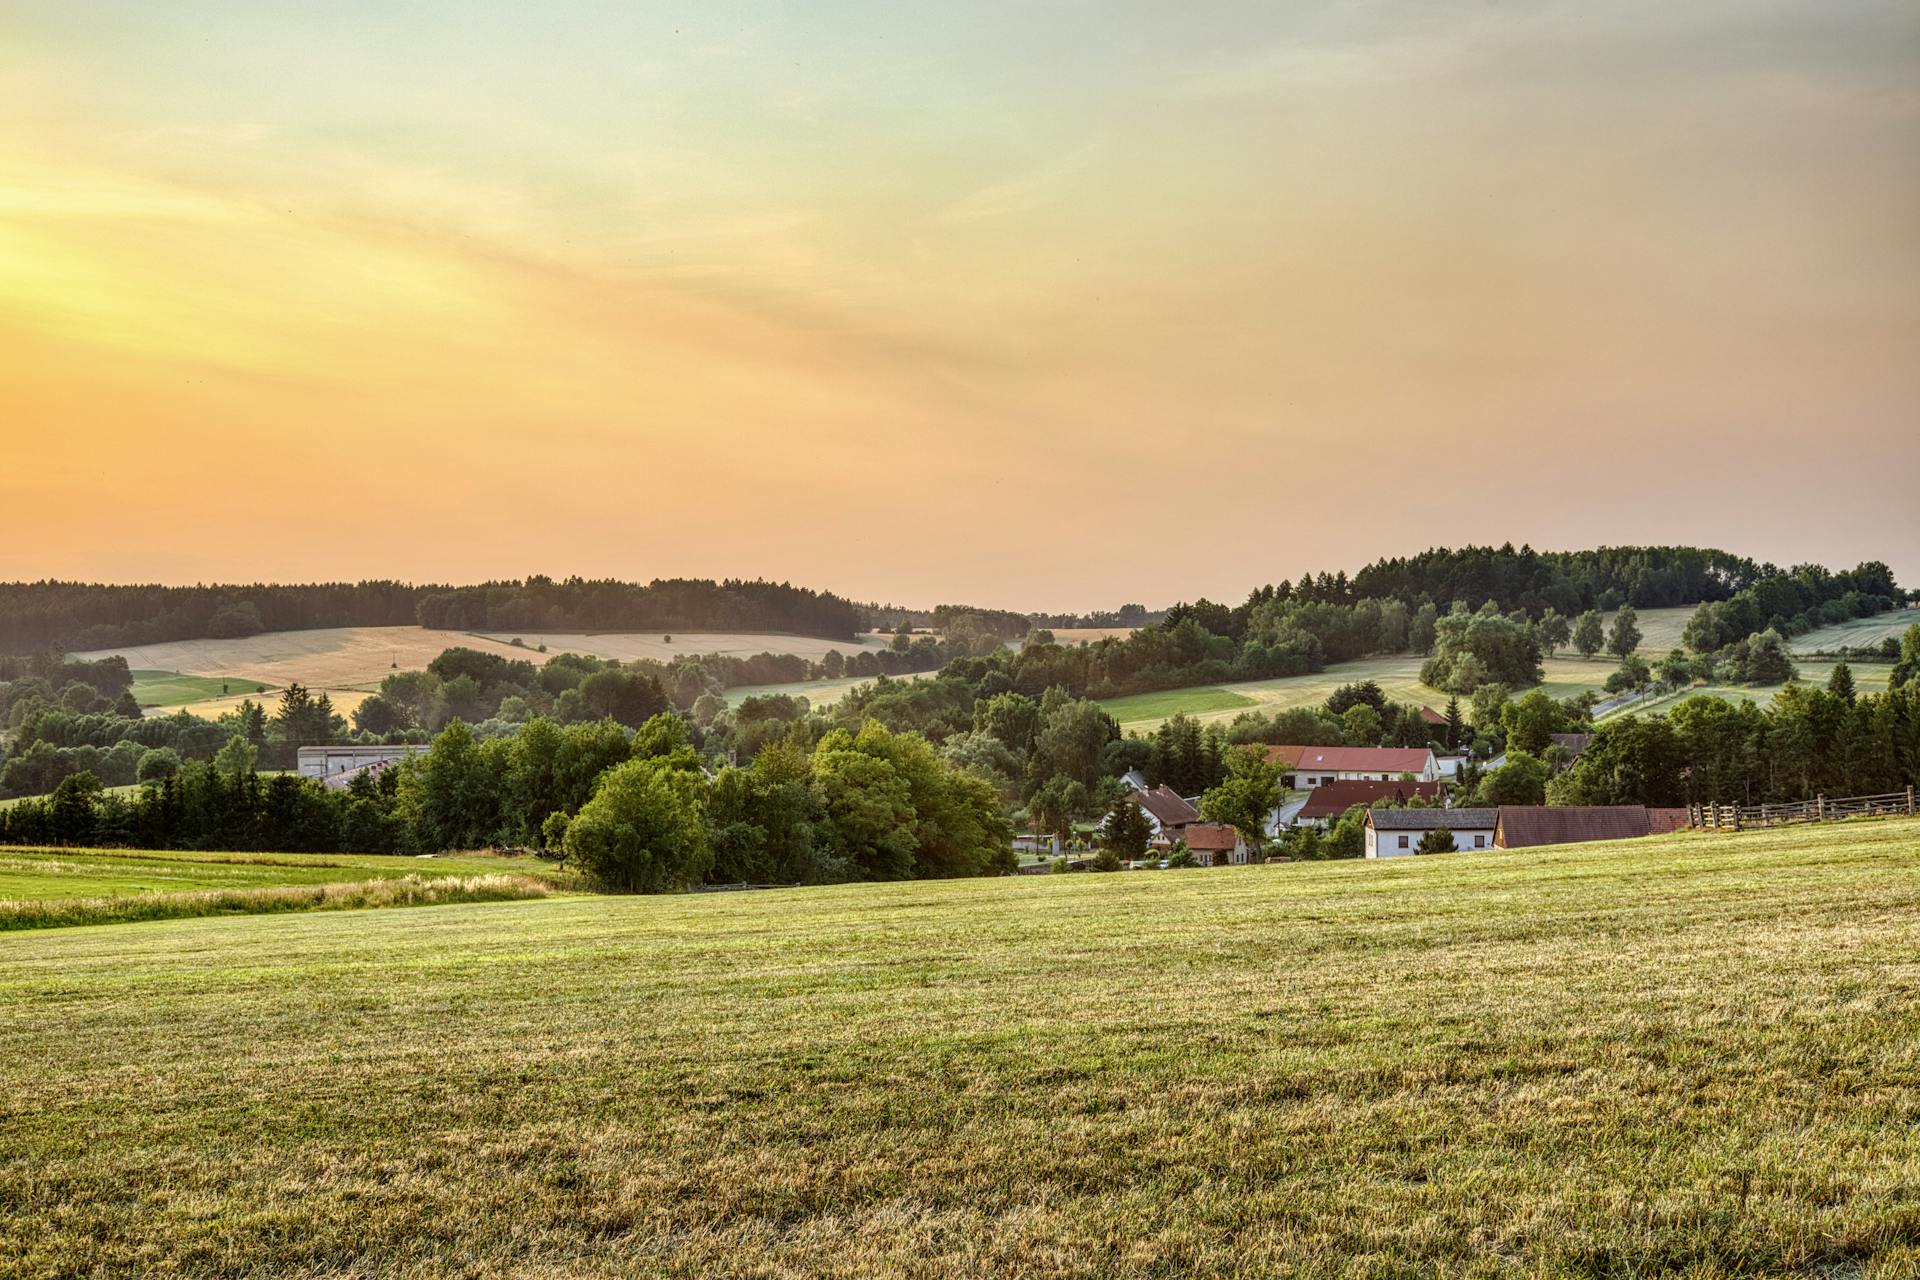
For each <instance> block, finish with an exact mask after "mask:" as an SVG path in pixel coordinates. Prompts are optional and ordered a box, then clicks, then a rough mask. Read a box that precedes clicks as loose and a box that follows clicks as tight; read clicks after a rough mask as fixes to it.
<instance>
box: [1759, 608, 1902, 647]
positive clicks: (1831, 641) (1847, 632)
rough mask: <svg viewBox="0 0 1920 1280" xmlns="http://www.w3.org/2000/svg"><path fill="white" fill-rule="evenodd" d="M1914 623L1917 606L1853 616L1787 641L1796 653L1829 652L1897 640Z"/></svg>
mask: <svg viewBox="0 0 1920 1280" xmlns="http://www.w3.org/2000/svg"><path fill="white" fill-rule="evenodd" d="M1917 622H1920V609H1894V610H1890V611H1889V612H1887V613H1881V614H1875V615H1874V616H1873V617H1871V618H1854V619H1852V620H1851V621H1848V622H1839V623H1835V624H1834V625H1833V626H1831V627H1821V628H1820V629H1819V630H1817V631H1809V632H1807V633H1806V634H1805V635H1799V636H1795V637H1794V638H1793V639H1792V640H1790V641H1788V642H1787V643H1788V646H1789V647H1790V648H1791V649H1792V650H1793V651H1794V652H1795V653H1832V652H1833V651H1834V650H1836V649H1843V648H1848V647H1852V648H1855V649H1865V648H1870V647H1872V646H1874V645H1877V644H1879V643H1880V642H1881V641H1883V640H1885V639H1887V638H1889V637H1892V638H1893V639H1895V640H1898V639H1899V638H1900V637H1901V636H1902V635H1903V634H1905V633H1906V630H1907V628H1908V627H1910V626H1913V625H1914V624H1915V623H1917Z"/></svg>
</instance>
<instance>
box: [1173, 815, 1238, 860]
mask: <svg viewBox="0 0 1920 1280" xmlns="http://www.w3.org/2000/svg"><path fill="white" fill-rule="evenodd" d="M1186 836H1187V848H1189V849H1199V850H1201V851H1202V852H1206V853H1230V852H1232V851H1233V848H1234V846H1235V845H1237V844H1239V843H1240V833H1239V832H1237V831H1235V830H1234V829H1233V828H1232V827H1230V826H1228V825H1227V824H1226V823H1224V822H1196V823H1194V824H1193V825H1192V826H1190V827H1188V828H1187V832H1186Z"/></svg>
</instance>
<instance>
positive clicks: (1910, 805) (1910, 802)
mask: <svg viewBox="0 0 1920 1280" xmlns="http://www.w3.org/2000/svg"><path fill="white" fill-rule="evenodd" d="M1907 812H1908V813H1912V812H1913V788H1912V787H1908V788H1907Z"/></svg>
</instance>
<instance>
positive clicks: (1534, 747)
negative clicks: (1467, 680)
mask: <svg viewBox="0 0 1920 1280" xmlns="http://www.w3.org/2000/svg"><path fill="white" fill-rule="evenodd" d="M1500 723H1501V725H1502V727H1504V728H1505V729H1506V731H1507V750H1509V751H1527V752H1531V753H1533V754H1535V755H1538V754H1539V753H1540V752H1542V751H1545V750H1546V749H1547V743H1548V741H1549V740H1550V738H1551V736H1552V735H1553V734H1556V733H1560V732H1562V731H1563V730H1564V729H1565V728H1566V712H1565V711H1564V710H1563V709H1562V708H1561V706H1560V704H1559V703H1557V702H1555V701H1554V700H1553V699H1552V698H1550V697H1548V696H1547V695H1546V693H1545V692H1544V691H1543V690H1540V689H1530V690H1528V691H1527V693H1526V694H1525V695H1523V696H1522V697H1520V698H1518V699H1516V700H1515V701H1513V702H1509V703H1507V704H1506V705H1505V706H1503V707H1501V708H1500Z"/></svg>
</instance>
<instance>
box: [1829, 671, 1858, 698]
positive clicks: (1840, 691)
mask: <svg viewBox="0 0 1920 1280" xmlns="http://www.w3.org/2000/svg"><path fill="white" fill-rule="evenodd" d="M1827 692H1828V693H1830V694H1832V695H1833V696H1834V697H1836V698H1838V699H1840V701H1842V702H1844V703H1846V704H1847V705H1848V706H1852V705H1853V703H1854V690H1853V669H1852V668H1851V667H1849V666H1848V665H1847V664H1846V663H1844V662H1838V663H1835V664H1834V667H1833V674H1831V675H1829V676H1828V677H1827Z"/></svg>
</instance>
